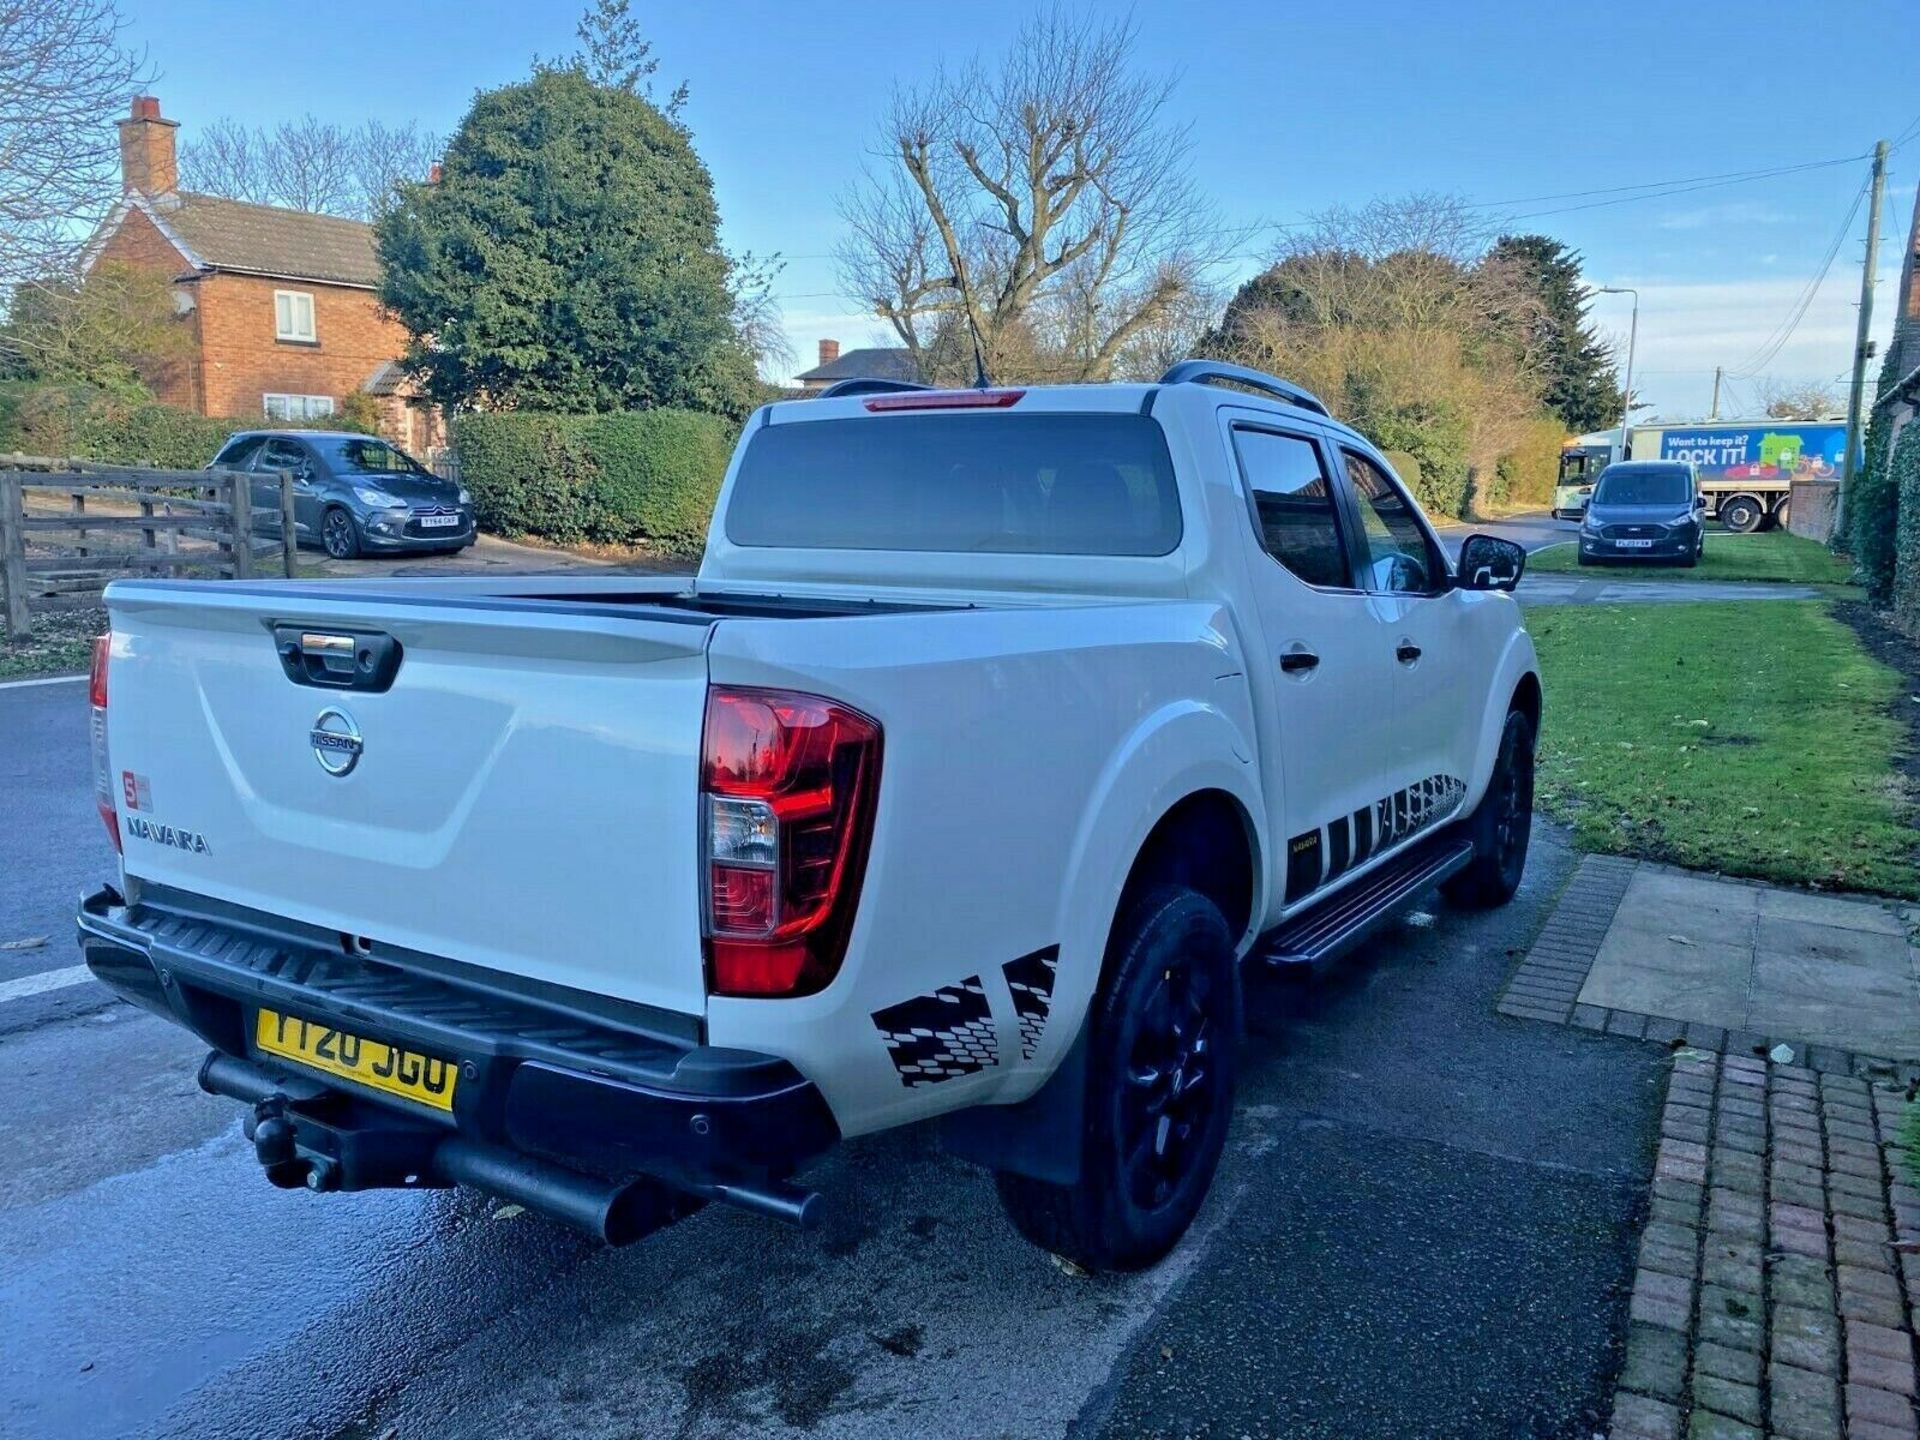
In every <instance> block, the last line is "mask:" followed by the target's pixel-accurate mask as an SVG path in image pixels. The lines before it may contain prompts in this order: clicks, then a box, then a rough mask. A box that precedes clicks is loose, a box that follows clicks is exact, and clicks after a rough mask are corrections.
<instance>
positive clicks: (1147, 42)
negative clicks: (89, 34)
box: [123, 0, 1920, 416]
mask: <svg viewBox="0 0 1920 1440" xmlns="http://www.w3.org/2000/svg"><path fill="white" fill-rule="evenodd" d="M123 3H124V5H125V8H126V14H127V16H128V19H129V21H130V31H131V35H130V38H131V39H133V40H134V41H135V42H136V43H138V44H141V45H144V46H145V47H146V48H147V50H148V52H149V55H150V58H151V59H152V61H153V62H154V64H155V66H156V67H157V68H158V70H159V71H160V77H159V79H158V81H157V82H156V84H155V86H154V89H155V92H156V93H157V94H158V95H159V96H160V97H161V100H162V103H163V106H164V109H165V113H166V114H167V115H169V116H170V117H172V118H175V119H178V120H180V121H181V122H182V123H183V127H184V128H183V131H182V135H183V137H184V138H191V136H192V134H193V131H194V128H195V127H196V126H197V125H200V124H204V123H205V122H207V121H209V120H212V119H214V118H216V117H219V116H222V115H230V116H233V117H235V118H238V119H240V120H242V121H245V122H248V123H263V124H274V123H277V122H278V121H281V120H284V119H293V118H297V117H298V116H300V115H301V114H303V113H306V112H312V113H313V114H315V115H318V116H319V117H321V118H322V119H329V120H337V121H340V122H342V123H353V122H355V121H358V120H359V119H362V118H364V117H366V116H369V115H371V116H376V117H379V118H381V119H383V120H387V121H394V122H398V121H404V120H409V119H412V120H418V121H419V122H421V123H422V124H423V125H426V126H428V127H431V128H433V129H436V130H439V131H442V132H446V131H450V130H452V129H453V128H454V127H455V126H456V125H457V124H458V122H459V119H460V117H461V115H462V114H463V113H464V111H465V109H466V107H467V105H468V103H469V102H470V100H471V99H472V96H473V93H474V91H475V90H476V89H482V88H487V87H491V86H495V85H499V84H503V83H507V82H510V81H513V80H515V79H518V78H521V77H523V76H524V75H525V74H526V72H527V68H528V65H529V61H530V59H531V57H532V56H533V55H534V54H535V53H540V54H547V55H553V54H559V53H564V52H565V51H567V50H568V49H570V48H571V47H572V44H573V26H574V23H575V21H576V19H577V17H578V11H579V8H580V7H579V4H578V3H576V0H526V3H518V4H506V3H495V0H464V3H446V0H406V3H386V4H379V5H374V4H364V3H359V0H334V3H331V4H329V5H326V6H324V7H321V6H315V5H313V4H310V3H309V4H301V5H291V4H282V3H278V0H260V3H254V4H250V5H247V6H245V7H241V6H239V5H237V4H235V3H232V0H123ZM1033 3H1034V0H969V3H967V4H964V5H956V4H953V3H951V0H946V3H939V4H933V3H922V0H885V3H869V0H838V3H834V4H827V5H796V4H793V3H791V0H783V3H767V0H737V3H726V4H718V3H716V4H701V3H692V4H688V3H684V0H683V3H680V4H676V5H656V4H649V3H646V0H636V4H635V11H636V13H637V14H638V15H639V17H640V19H641V21H642V23H643V25H644V26H645V27H646V29H647V31H648V33H649V34H650V35H651V36H652V37H653V39H654V42H655V53H656V54H657V55H658V56H659V57H660V60H661V71H660V76H659V78H660V79H663V80H666V81H667V82H668V85H669V88H670V86H671V84H672V82H674V81H677V80H679V79H682V78H684V79H685V80H686V81H687V82H688V84H689V86H690V87H691V90H692V100H691V103H690V104H689V106H688V109H687V112H686V113H687V118H688V120H689V122H690V124H691V125H692V128H693V132H694V139H695V144H696V145H697V146H698V148H699V150H700V152H701V154H702V156H703V157H704V158H705V159H706V161H707V164H708V165H709V167H710V168H711V169H712V171H713V176H714V183H715V187H716V190H717V193H718V197H719V202H720V208H721V214H722V217H723V222H724V225H725V233H726V239H727V243H728V244H729V246H731V247H733V248H735V249H745V250H752V251H755V252H758V253H768V252H774V251H778V252H780V253H781V254H783V255H784V256H786V257H787V265H786V268H785V270H784V272H783V273H782V274H781V276H780V279H779V287H778V288H779V291H780V294H781V297H782V304H783V309H784V313H785V317H786V323H787V328H788V332H789V335H790V337H791V339H792V342H793V346H794V351H795V355H796V360H797V367H796V368H805V367H806V366H807V365H809V364H811V363H812V360H813V355H814V351H815V346H816V343H817V341H818V340H819V339H820V338H822V337H825V336H830V337H834V338H838V339H840V340H841V341H842V342H843V343H844V344H846V345H848V346H852V345H856V344H860V343H884V342H885V338H886V337H885V335H884V332H883V330H882V328H881V327H880V326H879V325H878V323H877V322H875V321H873V320H871V319H868V318H864V317H862V316H860V315H859V314H858V313H857V312H855V311H854V309H853V308H852V307H851V306H850V305H849V304H848V303H847V302H846V300H845V299H844V298H842V297H841V296H840V295H839V294H838V293H837V288H838V287H837V283H836V278H835V274H834V265H833V261H832V258H831V253H832V250H833V247H834V244H835V242H836V240H837V238H838V235H839V222H838V219H837V216H836V212H835V200H836V197H837V196H838V195H839V194H840V193H841V192H842V191H843V190H844V189H845V188H846V187H847V186H848V184H849V183H850V182H851V181H852V180H853V178H854V177H855V175H856V174H857V173H858V170H859V167H860V165H861V163H862V160H863V159H864V157H865V155H866V152H867V150H868V149H869V147H870V146H871V145H872V143H873V141H874V138H875V133H876V132H875V126H876V125H877V123H878V120H879V117H880V115H881V113H882V111H883V109H884V107H885V105H886V101H887V97H888V95H889V92H890V90H891V88H892V86H893V85H894V84H895V83H896V81H902V82H909V83H910V82H912V81H915V80H917V79H920V78H922V77H923V76H924V75H925V74H926V73H928V72H929V71H930V70H931V69H932V68H933V66H934V65H935V64H937V63H938V62H939V61H940V60H941V59H942V58H946V59H949V60H960V59H964V58H965V57H966V56H968V55H970V54H972V53H973V52H974V51H976V50H980V49H984V50H987V51H989V52H990V51H992V50H994V49H995V48H997V47H999V46H1002V45H1004V44H1005V43H1006V41H1007V40H1008V39H1009V38H1010V37H1011V35H1012V34H1013V32H1014V30H1015V29H1016V27H1017V26H1018V25H1019V23H1020V21H1021V19H1022V18H1024V17H1025V16H1026V15H1027V14H1028V13H1030V11H1031V10H1032V8H1033ZM243 16H244V18H243ZM1134 17H1135V20H1136V22H1137V25H1138V27H1139V32H1140V43H1139V53H1140V56H1141V62H1142V64H1143V65H1144V66H1147V67H1150V68H1154V69H1159V70H1164V71H1166V72H1168V73H1171V74H1172V75H1174V76H1175V77H1176V79H1177V88H1176V90H1175V93H1174V98H1173V102H1172V107H1171V113H1172V114H1174V115H1175V116H1177V117H1179V118H1180V119H1182V120H1185V121H1188V122H1190V123H1191V125H1192V129H1193V137H1194V142H1195V146H1194V173H1195V176H1196V179H1197V180H1198V182H1199V183H1200V184H1201V185H1202V186H1203V187H1204V188H1205V189H1206V190H1207V191H1208V192H1209V193H1211V194H1212V195H1213V196H1214V197H1216V199H1217V201H1218V202H1219V204H1220V205H1221V207H1222V209H1223V211H1224V213H1225V214H1226V216H1227V217H1228V219H1229V220H1230V221H1232V222H1234V223H1237V224H1246V225H1254V224H1262V223H1284V222H1286V221H1290V220H1297V219H1298V218H1299V217H1300V216H1301V215H1302V214H1303V213H1306V212H1310V211H1313V210H1316V209H1320V208H1323V207H1325V206H1328V205H1333V204H1340V203H1358V202H1361V201H1364V200H1366V199H1368V198H1370V197H1372V196H1375V195H1395V194H1403V193H1406V192H1409V191H1414V190H1440V191H1450V192H1455V193H1458V194H1461V195H1464V196H1467V197H1469V198H1470V199H1472V200H1473V201H1475V202H1478V203H1480V204H1482V205H1484V206H1485V208H1486V213H1487V214H1488V215H1489V216H1490V217H1493V216H1502V215H1508V214H1511V215H1516V216H1518V215H1524V214H1525V212H1529V211H1544V210H1561V211H1563V213H1558V214H1550V215H1533V216H1530V217H1528V218H1525V219H1517V220H1515V221H1514V224H1515V225H1516V226H1517V227H1519V228H1528V229H1539V230H1543V231H1546V232H1547V233H1550V234H1554V235H1557V236H1559V237H1561V238H1562V239H1565V240H1567V241H1568V242H1570V243H1571V244H1573V245H1575V246H1576V247H1577V248H1579V249H1580V250H1581V251H1583V252H1584V253H1585V255H1586V258H1587V268H1588V273H1589V275H1590V276H1591V277H1592V278H1593V279H1594V280H1595V281H1596V283H1600V284H1608V285H1632V286H1636V287H1638V288H1639V289H1640V291H1641V310H1640V343H1639V354H1638V361H1637V366H1638V374H1637V379H1636V389H1637V390H1638V391H1639V392H1640V393H1641V394H1642V396H1643V397H1644V398H1646V399H1647V400H1649V401H1651V402H1652V403H1653V405H1654V406H1655V407H1656V408H1657V409H1658V411H1659V412H1661V413H1663V414H1665V415H1669V416H1684V415H1695V414H1704V413H1705V410H1706V406H1707V397H1708V391H1709V389H1710V387H1711V383H1712V370H1713V367H1714V366H1715V365H1716V364H1722V365H1726V366H1728V367H1730V368H1737V367H1740V366H1743V365H1744V364H1746V363H1747V362H1748V361H1749V360H1750V359H1751V358H1752V357H1753V356H1754V355H1755V352H1756V351H1758V350H1759V349H1760V348H1761V346H1762V344H1763V342H1765V341H1766V339H1767V337H1768V335H1769V334H1770V332H1772V331H1773V330H1774V329H1775V327H1776V326H1777V325H1779V324H1780V322H1781V321H1782V320H1783V319H1785V317H1786V316H1787V315H1788V313H1789V311H1790V309H1791V308H1792V307H1793V305H1794V302H1795V298H1796V296H1798V295H1799V294H1800V292H1801V291H1802V290H1803V288H1804V287H1805V286H1806V285H1807V284H1808V282H1809V281H1810V280H1811V279H1812V277H1813V276H1814V274H1815V272H1816V271H1817V270H1818V268H1819V266H1820V263H1821V260H1822V258H1823V257H1824V255H1825V253H1826V251H1827V249H1828V247H1829V245H1831V244H1832V243H1833V241H1834V239H1835V236H1836V233H1837V231H1838V228H1839V225H1840V221H1841V218H1842V216H1843V215H1844V214H1845V212H1846V210H1847V207H1848V206H1849V205H1850V204H1851V203H1852V202H1853V199H1854V196H1855V194H1856V192H1857V191H1858V190H1859V189H1860V186H1861V182H1862V181H1863V180H1864V178H1865V175H1866V169H1867V167H1866V162H1865V161H1864V160H1861V161H1860V162H1858V163H1852V164H1847V165H1839V166H1831V167H1827V168H1822V169H1809V170H1805V171H1802V172H1800V173H1798V174H1794V175H1789V176H1783V177H1777V178H1774V179H1770V180H1763V181H1759V182H1756V183H1747V184H1739V185H1727V186H1714V187H1709V188H1701V189H1698V190H1694V191H1692V192H1691V193H1685V194H1675V195H1670V196H1667V197H1665V198H1657V199H1644V200H1639V201H1636V202H1634V203H1630V204H1606V205H1600V206H1597V207H1593V208H1581V209H1570V208H1568V207H1573V206H1584V205H1589V204H1590V202H1591V200H1592V199H1595V198H1598V199H1608V198H1610V197H1607V196H1599V197H1586V198H1568V199H1562V200H1557V201H1552V200H1550V201H1528V202H1527V203H1514V204H1506V205H1503V204H1501V203H1498V202H1510V201H1520V200H1522V198H1523V197H1534V196H1542V195H1562V194H1565V193H1566V192H1571V191H1594V190H1603V189H1613V188H1615V187H1623V186H1630V185H1639V184H1642V183H1644V182H1649V181H1664V180H1677V179H1682V178H1691V177H1698V176H1711V175H1723V174H1727V173H1730V172H1740V171H1749V170H1756V169H1763V168H1771V167H1775V166H1786V165H1795V164H1804V163H1809V162H1814V161H1822V160H1828V159H1833V158H1836V157H1842V156H1851V155H1862V154H1864V153H1865V152H1866V151H1867V150H1868V149H1869V148H1870V147H1871V145H1872V143H1873V141H1874V140H1875V139H1877V138H1882V137H1884V138H1887V139H1892V138H1894V137H1895V136H1896V135H1898V134H1899V133H1900V132H1901V131H1902V130H1904V129H1906V128H1907V127H1908V126H1909V125H1910V124H1911V123H1912V122H1914V121H1915V120H1920V85H1916V84H1915V83H1914V70H1913V67H1912V59H1911V57H1912V56H1913V54H1914V51H1915V47H1916V45H1920V32H1916V30H1915V28H1914V14H1913V9H1912V0H1829V3H1826V4H1817V5H1812V6H1809V5H1807V4H1806V3H1804V0H1798V3H1784V0H1688V3H1681V4H1675V3H1673V0H1665V3H1660V4H1651V3H1641V0H1626V3H1616V4H1612V5H1606V6H1598V5H1555V4H1543V3H1539V0H1453V3H1450V4H1435V3H1410V0H1376V3H1367V0H1348V3H1345V4H1341V5H1325V6H1308V5H1303V4H1293V3H1281V0H1266V3H1261V0H1213V3H1210V4H1204V5H1201V4H1192V3H1183V4H1149V3H1142V4H1140V5H1138V6H1136V7H1135V10H1134ZM1916 174H1920V138H1915V139H1913V140H1910V141H1909V142H1908V143H1907V144H1906V145H1905V146H1904V147H1903V148H1902V149H1901V150H1900V151H1899V152H1897V153H1896V154H1895V155H1894V157H1893V162H1892V168H1891V177H1890V181H1889V190H1888V205H1887V215H1886V219H1885V222H1884V224H1883V227H1882V235H1883V247H1882V256H1883V266H1882V280H1883V283H1882V287H1881V292H1880V299H1879V304H1878V307H1877V309H1878V318H1877V323H1876V325H1875V327H1874V328H1875V332H1876V334H1878V335H1880V336H1882V337H1884V335H1885V333H1886V330H1887V323H1888V314H1889V312H1890V310H1891V306H1892V290H1893V285H1894V282H1895V281H1896V280H1897V275H1898V265H1899V256H1900V251H1901V246H1902V244H1903V243H1904V240H1905V237H1906V234H1907V231H1908V226H1909V224H1910V221H1911V216H1912V213H1913V197H1914V177H1915V176H1916ZM1865 232H1866V225H1865V207H1864V206H1862V207H1861V212H1860V214H1859V215H1858V216H1856V218H1855V221H1854V223H1853V226H1852V228H1851V232H1850V233H1849V234H1848V235H1847V236H1846V238H1845V239H1844V240H1843V241H1842V243H1841V246H1840V250H1839V252H1838V255H1837V258H1836V260H1835V262H1834V265H1833V267H1832V271H1831V273H1830V274H1829V276H1828V278H1827V280H1826V283H1825V284H1824V285H1823V286H1822V287H1821V289H1820V290H1819V292H1818V293H1817V294H1816V296H1815V297H1814V300H1813V302H1812V304H1811V305H1810V307H1809V308H1808V310H1807V313H1806V315H1805V318H1804V319H1803V320H1802V321H1801V323H1800V324H1799V326H1798V327H1797V329H1796V330H1795V332H1794V335H1793V337H1792V339H1791V340H1790V341H1789V342H1788V343H1787V344H1786V345H1785V346H1784V347H1783V348H1782V349H1781V350H1780V352H1779V354H1778V355H1777V356H1776V357H1775V358H1774V359H1773V361H1772V362H1771V363H1770V365H1769V366H1768V368H1767V371H1766V373H1767V374H1770V375H1772V376H1773V377H1775V378H1776V379H1778V380H1780V381H1800V380H1816V379H1817V380H1833V379H1835V378H1836V377H1840V376H1842V375H1843V373H1844V372H1845V370H1846V369H1847V366H1848V364H1849V357H1850V354H1851V351H1852V344H1853V328H1854V324H1855V313H1856V312H1855V308H1854V302H1855V298H1856V294H1857V290H1858V286H1859V273H1860V260H1861V249H1862V241H1863V239H1864V236H1865ZM1266 248H1267V246H1266V243H1265V242H1264V241H1263V242H1260V243H1257V244H1256V245H1254V246H1252V247H1250V249H1251V250H1254V251H1257V252H1264V250H1265V249H1266ZM1262 258H1263V254H1262V253H1250V254H1249V255H1247V256H1246V257H1245V258H1244V259H1243V260H1242V261H1241V262H1239V268H1240V269H1241V270H1242V271H1244V272H1246V273H1251V272H1252V271H1253V270H1255V269H1257V268H1258V266H1259V262H1260V260H1261V259H1262ZM1236 278H1237V277H1236ZM1626 303H1627V302H1626V301H1625V300H1624V298H1621V299H1617V300H1616V299H1611V298H1606V297H1603V298H1602V300H1601V301H1600V302H1599V305H1598V307H1597V308H1596V312H1595V313H1596V316H1597V317H1598V318H1599V320H1600V322H1601V324H1602V326H1603V328H1604V329H1605V330H1606V331H1607V332H1608V333H1610V334H1617V335H1618V336H1619V338H1620V339H1621V341H1622V342H1623V343H1624V338H1625V332H1626V322H1627V311H1626ZM1756 384H1757V382H1756V381H1746V382H1741V383H1739V384H1738V385H1737V387H1736V388H1735V389H1734V391H1733V392H1732V393H1731V395H1730V397H1729V403H1730V404H1731V405H1733V406H1736V407H1737V406H1738V404H1739V402H1740V401H1741V400H1742V399H1743V398H1746V397H1748V396H1751V395H1753V394H1754V392H1755V388H1756Z"/></svg>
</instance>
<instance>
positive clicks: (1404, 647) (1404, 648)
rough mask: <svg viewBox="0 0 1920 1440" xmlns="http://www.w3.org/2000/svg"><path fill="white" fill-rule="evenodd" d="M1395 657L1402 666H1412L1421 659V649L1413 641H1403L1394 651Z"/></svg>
mask: <svg viewBox="0 0 1920 1440" xmlns="http://www.w3.org/2000/svg"><path fill="white" fill-rule="evenodd" d="M1393 656H1394V658H1395V659H1396V660H1398V661H1399V662H1400V663H1401V664H1402V665H1411V664H1413V662H1414V661H1416V660H1418V659H1419V658H1420V647H1419V646H1418V645H1416V644H1414V643H1413V642H1412V641H1411V640H1402V641H1401V642H1400V644H1399V646H1398V647H1397V648H1396V649H1395V650H1394V652H1393Z"/></svg>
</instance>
